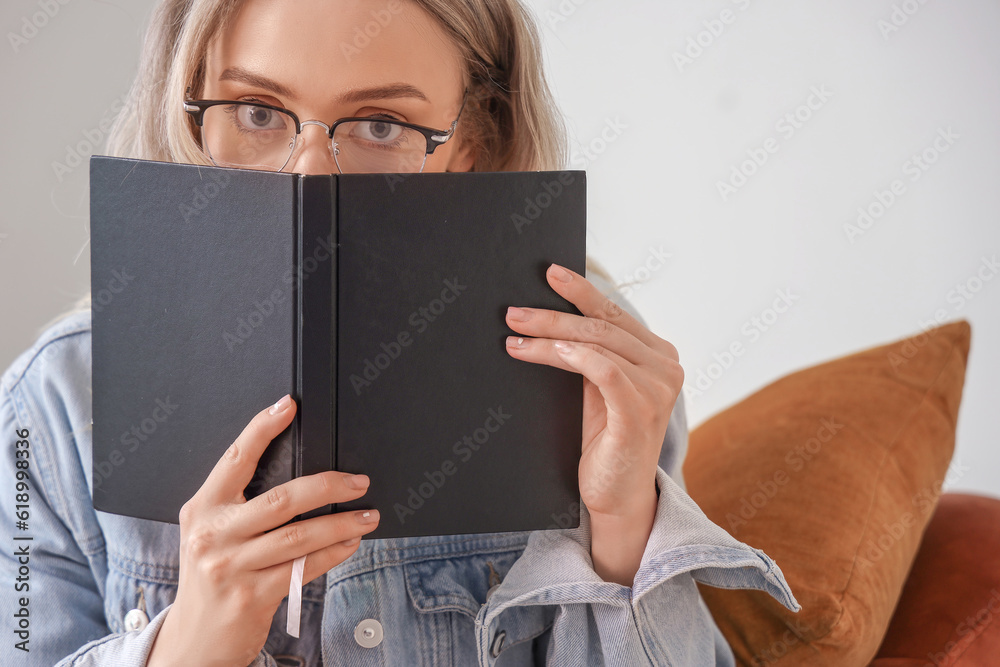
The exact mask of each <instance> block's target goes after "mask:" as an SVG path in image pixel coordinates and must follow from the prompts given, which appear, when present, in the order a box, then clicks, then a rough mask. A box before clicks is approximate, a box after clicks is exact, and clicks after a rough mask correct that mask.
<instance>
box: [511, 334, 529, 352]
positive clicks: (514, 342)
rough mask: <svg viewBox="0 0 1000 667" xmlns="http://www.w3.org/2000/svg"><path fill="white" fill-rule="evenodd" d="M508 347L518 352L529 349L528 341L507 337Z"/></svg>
mask: <svg viewBox="0 0 1000 667" xmlns="http://www.w3.org/2000/svg"><path fill="white" fill-rule="evenodd" d="M507 347H512V348H514V349H516V350H523V349H525V348H526V347H528V341H527V340H525V339H524V338H518V337H517V336H507Z"/></svg>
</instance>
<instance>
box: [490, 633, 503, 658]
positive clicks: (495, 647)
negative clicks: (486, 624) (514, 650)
mask: <svg viewBox="0 0 1000 667" xmlns="http://www.w3.org/2000/svg"><path fill="white" fill-rule="evenodd" d="M506 638H507V633H506V632H505V631H503V630H501V631H500V632H498V633H496V634H495V635H493V643H492V644H491V645H490V655H491V656H493V657H494V658H499V657H500V651H502V650H503V640H504V639H506Z"/></svg>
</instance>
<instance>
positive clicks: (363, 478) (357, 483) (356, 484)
mask: <svg viewBox="0 0 1000 667" xmlns="http://www.w3.org/2000/svg"><path fill="white" fill-rule="evenodd" d="M370 482H371V480H370V479H368V475H345V476H344V484H346V485H347V486H349V487H351V488H352V489H364V488H366V487H367V486H368V484H369V483H370Z"/></svg>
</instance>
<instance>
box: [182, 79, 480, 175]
mask: <svg viewBox="0 0 1000 667" xmlns="http://www.w3.org/2000/svg"><path fill="white" fill-rule="evenodd" d="M468 99H469V89H468V88H466V89H465V92H464V93H463V94H462V106H460V107H459V108H458V115H457V116H455V120H453V121H452V122H451V127H450V128H448V129H447V130H435V129H434V128H430V127H427V126H425V125H416V124H414V123H407V122H405V121H402V120H396V119H394V118H385V117H380V116H375V117H372V116H348V117H346V118H339V119H337V120H335V121H334V122H333V125H329V126H328V125H327V124H326V123H324V122H322V121H319V120H304V121H300V120H299V117H298V116H297V115H296V114H295V112H294V111H292V110H291V109H286V108H284V107H279V106H275V105H273V104H265V103H263V102H250V101H247V100H193V99H191V88H190V87H188V89H187V90H186V91H185V93H184V111H186V112H187V113H189V114H191V116H192V117H194V122H195V124H196V125H197V126H198V127H199V128H201V129H202V130H204V126H203V123H204V121H205V111H206V110H208V109H209V108H211V107H214V106H218V105H220V104H239V105H243V106H252V107H258V108H262V109H272V110H274V111H280V112H282V113H285V114H288V115H289V116H291V117H292V120H294V121H295V143H296V144H297V143H298V140H299V135H300V134H302V127H303V126H304V125H320V126H322V127H325V128H327V132H326V136H327V138H328V139H329V140H330V143H331V146H332V147H333V149H334V150H335V151H336V150H337V149H338V146H337V144H336V142H334V141H333V133H334V132H335V131H336V130H337V126H338V125H340V124H341V123H348V122H352V121H354V122H356V121H366V120H367V121H371V120H378V121H380V122H384V123H390V124H393V125H400V126H402V127H407V128H410V129H411V130H416V131H417V132H419V133H420V134H422V135H423V136H424V139H426V140H427V150H426V151H425V152H424V162H422V163H421V165H420V169H421V171H423V168H424V167H423V165H424V163H426V161H427V156H428V155H431V154H433V153H434V150H435V149H436V148H437V147H438V146H440V145H441V144H444V143H446V142H447V141H448V140H449V139H451V138H452V136H454V134H455V128H456V127H457V126H458V120H459V119H460V118H461V117H462V111H463V110H464V109H465V103H466V101H467V100H468ZM203 143H204V142H203ZM202 150H205V151H206V152H208V149H207V148H206V147H205V146H202ZM294 151H295V149H294V146H293V148H292V150H291V151H289V153H288V158H287V159H286V160H285V163H284V164H283V165H281V167H280V168H279V169H278V170H277V171H281V170H282V169H284V168H285V167H286V166H288V160H290V159H292V154H293V153H294ZM209 157H212V156H211V153H209ZM335 157H336V156H335ZM212 162H215V158H212ZM337 169H338V170H339V169H340V163H339V162H338V163H337Z"/></svg>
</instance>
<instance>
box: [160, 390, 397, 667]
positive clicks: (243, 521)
mask: <svg viewBox="0 0 1000 667" xmlns="http://www.w3.org/2000/svg"><path fill="white" fill-rule="evenodd" d="M295 410H296V406H295V402H294V401H292V400H291V398H290V397H289V396H284V397H283V398H282V399H281V400H279V401H278V402H277V403H276V404H275V405H273V406H271V407H270V408H267V409H265V410H262V411H261V412H259V413H258V414H257V415H256V416H255V417H254V418H253V419H252V420H251V421H250V423H249V424H248V425H247V427H246V428H245V429H243V432H242V433H241V434H240V436H239V437H238V438H237V439H236V441H235V442H234V443H233V444H232V446H230V447H229V449H227V450H226V452H225V454H223V456H222V458H221V459H219V462H218V463H216V464H215V467H214V468H213V469H212V472H211V473H210V474H209V476H208V479H206V480H205V483H204V484H202V486H201V488H200V489H198V492H197V493H195V494H194V496H193V497H192V498H191V499H190V500H188V501H187V502H186V503H184V506H183V507H181V510H180V517H179V518H180V533H181V547H180V583H179V586H178V589H177V596H176V598H175V599H174V602H173V605H172V606H171V607H170V611H168V612H167V617H166V618H165V619H164V621H163V625H162V626H161V627H160V630H159V632H158V634H157V636H156V640H155V642H154V644H153V648H152V650H151V651H150V655H149V658H148V660H147V662H146V665H147V667H160V666H163V665H171V666H172V665H204V666H205V667H215V666H218V667H246V666H247V665H249V664H250V663H251V662H253V660H254V659H255V658H256V657H257V655H258V653H260V650H261V649H262V648H263V646H264V642H265V641H267V636H268V632H269V631H270V628H271V622H272V619H273V617H274V614H275V612H276V611H277V609H278V606H279V605H280V604H281V600H282V599H283V598H284V597H285V596H286V595H288V587H289V581H290V579H291V575H292V561H294V560H295V559H296V558H298V557H300V556H303V555H305V556H306V561H305V568H304V570H303V573H302V583H303V584H306V583H308V582H310V581H312V580H313V579H315V578H316V577H318V576H320V575H322V574H323V573H325V572H326V571H327V570H329V569H330V568H332V567H334V566H335V565H338V564H340V563H341V562H343V561H344V560H346V559H347V558H348V557H349V556H350V555H351V554H353V553H354V552H355V551H356V550H357V548H358V544H359V543H360V541H361V536H362V535H364V534H366V533H369V532H371V531H372V530H374V529H375V527H376V526H377V525H378V519H379V515H378V512H377V511H376V510H369V512H370V516H368V517H367V518H366V517H363V516H362V515H363V514H364V513H365V511H356V512H342V513H334V514H329V515H324V516H318V517H313V518H310V519H305V520H302V521H296V522H294V523H290V524H289V525H287V526H283V525H282V524H284V523H286V522H287V521H289V520H290V519H292V518H293V517H295V516H296V515H298V514H302V513H303V512H308V511H309V510H312V509H315V508H317V507H321V506H323V505H327V504H330V503H341V502H347V501H350V500H355V499H357V498H360V497H361V496H363V495H364V494H365V492H366V491H367V489H368V478H367V476H365V475H356V476H352V475H348V474H346V473H340V472H336V471H333V470H330V471H327V472H321V473H316V474H315V475H307V476H304V477H298V478H296V479H293V480H291V481H288V482H285V483H284V484H281V485H279V486H276V487H274V488H272V489H270V490H269V491H267V492H265V493H263V494H261V495H259V496H257V497H255V498H253V499H251V500H246V499H245V498H244V497H243V489H244V488H246V486H247V484H249V483H250V481H251V479H252V477H253V474H254V471H255V469H256V467H257V464H258V461H259V460H260V457H261V454H263V452H264V450H265V449H266V448H267V446H268V444H270V442H271V441H272V440H273V439H274V438H275V437H277V435H278V434H279V433H281V432H282V431H283V430H284V429H285V428H286V427H287V426H288V425H289V424H290V423H291V421H292V417H294V415H295ZM278 526H282V527H281V528H277V527H278ZM275 528H277V530H273V529H275Z"/></svg>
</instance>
